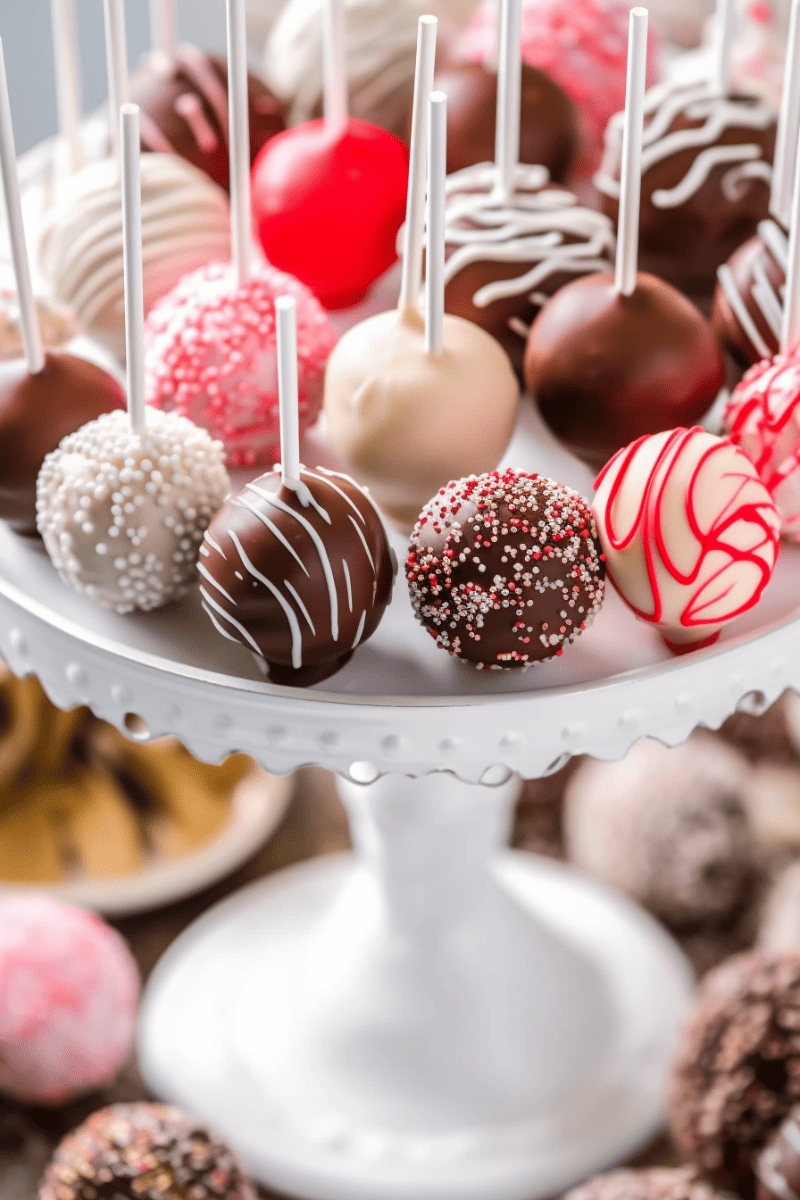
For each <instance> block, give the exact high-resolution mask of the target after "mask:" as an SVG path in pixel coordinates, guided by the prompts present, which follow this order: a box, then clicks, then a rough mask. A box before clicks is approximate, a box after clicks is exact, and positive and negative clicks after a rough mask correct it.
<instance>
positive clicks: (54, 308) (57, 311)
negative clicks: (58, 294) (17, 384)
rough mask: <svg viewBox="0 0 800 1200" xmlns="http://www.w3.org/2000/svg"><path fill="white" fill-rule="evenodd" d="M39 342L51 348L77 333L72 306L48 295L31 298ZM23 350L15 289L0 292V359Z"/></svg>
mask: <svg viewBox="0 0 800 1200" xmlns="http://www.w3.org/2000/svg"><path fill="white" fill-rule="evenodd" d="M35 300H36V311H37V314H38V317H39V328H40V330H41V333H42V341H43V342H44V344H45V345H46V346H49V347H50V349H51V350H56V349H58V347H59V346H63V345H65V344H66V343H67V342H68V341H69V340H70V338H73V337H74V336H75V334H76V332H77V327H76V324H75V317H74V316H73V313H72V309H70V308H67V307H66V306H65V305H63V304H59V303H58V301H57V300H54V299H53V297H52V296H50V295H48V294H45V293H43V294H41V295H37V296H36V297H35ZM24 352H25V346H24V342H23V337H22V325H21V323H20V311H19V300H18V299H17V293H16V292H15V291H7V290H2V291H0V362H2V361H4V360H5V359H9V358H21V357H22V355H23V354H24Z"/></svg>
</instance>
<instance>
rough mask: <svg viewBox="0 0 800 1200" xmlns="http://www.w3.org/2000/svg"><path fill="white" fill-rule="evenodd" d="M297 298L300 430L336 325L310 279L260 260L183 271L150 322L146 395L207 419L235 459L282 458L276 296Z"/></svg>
mask: <svg viewBox="0 0 800 1200" xmlns="http://www.w3.org/2000/svg"><path fill="white" fill-rule="evenodd" d="M282 295H290V296H293V297H294V300H295V303H296V306H297V352H298V370H299V380H298V382H299V404H300V430H301V435H302V432H303V431H304V430H305V429H306V428H308V427H309V426H310V425H313V423H314V421H315V420H316V418H317V415H318V413H319V409H320V405H321V403H322V383H323V375H324V370H325V364H326V362H327V359H328V355H329V354H330V352H331V350H332V349H333V347H334V345H335V343H336V333H335V331H334V329H333V326H332V325H331V324H330V322H329V321H328V318H327V317H326V315H325V313H324V311H323V309H322V306H321V305H320V303H319V301H318V300H316V298H315V297H314V296H313V295H312V294H311V292H310V291H309V290H308V288H307V287H305V285H304V284H302V283H300V281H299V280H297V279H295V278H294V277H293V276H292V275H286V274H284V273H283V272H282V271H277V270H275V269H274V268H273V267H270V266H267V265H266V264H263V265H262V266H260V267H255V268H254V269H253V271H252V273H251V274H250V275H249V277H248V278H246V279H237V277H236V268H235V267H234V265H233V263H229V262H225V263H223V262H216V263H209V264H208V265H207V266H205V267H201V268H200V270H199V271H194V272H192V273H191V274H189V275H185V276H184V277H183V279H182V280H181V281H180V283H178V285H177V286H176V287H175V288H173V290H172V291H171V292H170V293H169V294H168V295H167V296H165V297H164V298H163V300H161V301H159V303H158V304H156V305H155V307H154V308H153V309H151V311H150V313H149V314H148V316H147V320H146V321H145V397H146V400H147V403H148V404H150V405H152V406H153V407H155V408H160V409H164V410H165V411H174V412H177V413H180V414H181V415H182V416H184V417H189V418H190V420H192V421H194V422H195V424H197V425H202V426H204V427H205V428H206V429H208V430H209V432H210V433H211V434H212V435H213V436H214V437H216V438H219V439H220V440H221V441H222V442H223V443H224V445H225V450H226V453H227V460H228V463H229V465H230V466H234V467H237V466H253V465H257V464H261V465H265V466H272V464H273V463H274V462H275V461H276V460H277V459H278V458H280V449H279V420H278V374H277V364H276V359H275V344H276V343H275V300H276V298H277V297H278V296H282Z"/></svg>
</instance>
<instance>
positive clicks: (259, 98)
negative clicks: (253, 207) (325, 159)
mask: <svg viewBox="0 0 800 1200" xmlns="http://www.w3.org/2000/svg"><path fill="white" fill-rule="evenodd" d="M247 94H248V107H249V112H250V162H251V164H252V163H253V162H255V159H256V155H257V154H258V152H259V150H260V149H261V147H262V146H264V145H265V144H266V143H267V142H268V141H269V139H270V138H271V137H274V136H275V134H276V133H280V132H281V130H283V129H285V128H286V117H285V109H284V106H283V105H282V104H281V102H280V101H279V100H277V99H276V97H275V96H273V94H272V92H270V91H269V89H268V88H267V87H265V86H264V84H263V83H262V82H261V80H260V79H257V78H256V76H255V75H252V74H249V75H248V77H247ZM130 97H131V100H132V101H133V103H134V104H138V105H139V109H140V116H139V119H140V122H141V136H142V149H143V150H153V151H156V152H160V153H173V154H179V155H180V156H181V158H185V159H187V160H188V161H189V162H190V163H193V164H194V166H196V167H199V168H200V170H201V171H205V173H206V174H207V175H210V176H211V178H212V179H213V180H214V182H215V183H218V184H219V185H220V187H223V188H225V189H226V190H227V188H228V186H229V184H230V176H229V170H228V158H229V154H228V67H227V63H226V62H225V59H224V58H220V57H219V55H216V54H205V53H204V52H203V51H202V50H198V49H197V47H196V46H179V47H178V48H177V50H176V51H175V53H174V54H173V55H166V54H163V53H160V52H155V53H153V54H149V55H148V56H147V57H146V58H145V59H144V61H143V62H142V64H141V66H140V67H139V69H138V71H136V72H135V73H134V74H133V75H132V76H131V80H130Z"/></svg>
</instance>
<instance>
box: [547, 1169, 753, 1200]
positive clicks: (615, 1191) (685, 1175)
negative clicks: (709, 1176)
mask: <svg viewBox="0 0 800 1200" xmlns="http://www.w3.org/2000/svg"><path fill="white" fill-rule="evenodd" d="M564 1200H725V1197H724V1195H723V1193H721V1192H718V1191H717V1190H716V1188H713V1187H712V1186H711V1184H709V1183H708V1182H707V1181H706V1180H704V1179H702V1178H701V1177H700V1174H699V1172H698V1171H696V1170H695V1168H694V1167H650V1168H647V1169H644V1170H640V1171H630V1170H621V1171H609V1172H608V1174H607V1175H597V1176H595V1178H594V1179H590V1180H588V1181H587V1182H586V1183H582V1184H581V1185H580V1186H579V1187H576V1188H573V1189H572V1191H571V1192H567V1194H566V1196H565V1197H564ZM729 1200H732V1197H731V1198H729Z"/></svg>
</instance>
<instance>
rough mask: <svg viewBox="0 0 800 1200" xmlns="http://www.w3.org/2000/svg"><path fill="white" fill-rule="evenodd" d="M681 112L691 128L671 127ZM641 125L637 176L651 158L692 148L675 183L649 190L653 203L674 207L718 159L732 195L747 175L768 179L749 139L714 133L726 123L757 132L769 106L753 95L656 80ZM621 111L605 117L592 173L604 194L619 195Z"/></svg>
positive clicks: (725, 189) (767, 121) (767, 120)
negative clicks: (731, 141) (736, 141)
mask: <svg viewBox="0 0 800 1200" xmlns="http://www.w3.org/2000/svg"><path fill="white" fill-rule="evenodd" d="M682 114H683V115H685V116H686V117H687V118H688V119H689V120H691V121H702V122H703V124H702V125H698V126H697V127H696V128H691V129H672V124H673V122H674V121H675V119H676V118H677V117H679V116H681V115H682ZM644 115H645V126H644V135H643V138H642V177H644V176H645V175H646V173H647V172H648V171H649V170H650V168H651V167H653V166H655V165H656V164H657V163H661V162H663V161H664V160H665V159H667V158H670V157H672V156H673V155H677V154H680V153H682V152H684V151H686V150H696V151H697V154H696V157H695V158H694V159H693V160H692V163H691V166H690V167H689V170H688V171H687V173H686V174H685V175H684V177H683V179H681V180H680V181H679V182H678V183H677V184H676V185H675V187H672V188H669V189H666V188H661V189H658V190H656V191H654V192H653V194H652V197H651V202H652V204H653V205H654V207H655V208H678V207H679V206H680V205H681V204H685V203H686V201H687V200H689V199H690V198H691V197H692V196H693V195H694V194H695V192H697V191H699V189H700V188H701V187H702V186H703V184H704V183H705V181H706V179H708V177H709V175H710V174H711V172H712V171H713V170H714V169H715V168H716V167H718V166H720V165H721V164H725V163H729V164H730V167H729V169H728V170H727V171H726V172H725V174H724V175H723V176H722V179H721V184H720V186H721V188H722V193H723V195H725V196H726V197H727V198H728V199H729V200H731V201H734V200H736V199H737V198H738V196H739V195H740V194H741V191H742V189H743V188H745V187H747V186H748V181H749V180H752V179H761V180H763V181H764V182H765V183H767V184H769V183H770V181H771V179H772V167H771V165H770V163H768V162H766V161H765V160H764V158H763V157H762V149H761V147H760V145H758V144H757V143H756V142H755V141H753V142H747V141H743V142H742V143H741V144H740V145H732V146H728V145H724V146H720V145H718V144H717V143H718V141H719V138H720V135H721V134H722V133H723V132H724V131H725V130H726V129H729V128H731V127H735V128H737V129H741V128H744V129H753V130H758V131H759V132H763V131H764V130H765V129H768V128H769V126H770V125H771V124H774V122H775V111H774V109H773V108H772V107H771V106H770V105H769V104H768V103H767V102H766V101H764V100H759V99H756V98H754V97H744V98H738V97H735V96H720V95H718V94H715V93H714V92H713V91H712V89H711V86H710V85H709V84H707V83H704V82H703V83H692V84H689V85H680V86H676V85H674V84H670V83H662V84H657V85H656V86H655V87H652V88H650V89H649V91H648V92H647V95H646V96H645V105H644ZM623 117H624V114H623V113H616V114H615V115H614V116H613V117H612V118H611V120H610V121H609V123H608V129H607V130H606V144H605V150H604V153H603V161H602V163H601V164H600V170H599V171H598V172H597V174H596V175H595V178H594V183H595V187H597V189H598V191H600V192H603V193H604V194H605V195H606V196H611V197H614V198H615V199H617V198H618V197H619V179H617V178H616V173H617V171H618V168H619V162H620V154H621V147H622V122H623Z"/></svg>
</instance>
